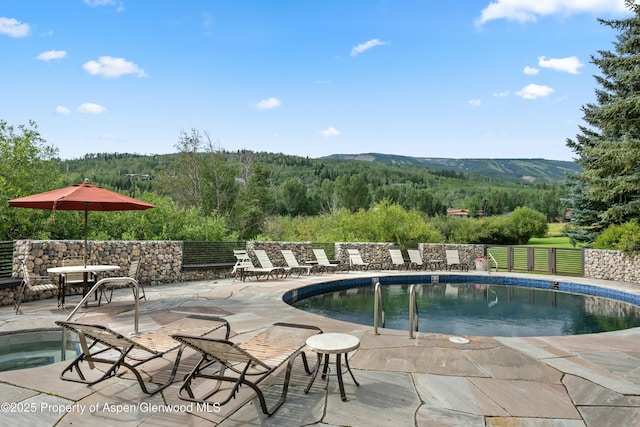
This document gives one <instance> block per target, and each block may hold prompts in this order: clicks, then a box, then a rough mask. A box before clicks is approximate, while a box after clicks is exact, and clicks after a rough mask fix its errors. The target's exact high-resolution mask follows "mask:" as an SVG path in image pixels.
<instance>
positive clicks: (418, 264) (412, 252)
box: [407, 249, 425, 270]
mask: <svg viewBox="0 0 640 427" xmlns="http://www.w3.org/2000/svg"><path fill="white" fill-rule="evenodd" d="M407 254H409V259H410V260H411V263H410V264H409V265H410V266H411V267H413V268H415V269H416V270H422V269H423V268H424V266H425V264H424V261H422V255H420V251H419V250H417V249H407Z"/></svg>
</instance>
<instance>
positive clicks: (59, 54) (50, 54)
mask: <svg viewBox="0 0 640 427" xmlns="http://www.w3.org/2000/svg"><path fill="white" fill-rule="evenodd" d="M66 56H67V51H66V50H48V51H46V52H42V53H41V54H40V55H38V56H36V59H39V60H40V61H51V60H54V59H62V58H64V57H66Z"/></svg>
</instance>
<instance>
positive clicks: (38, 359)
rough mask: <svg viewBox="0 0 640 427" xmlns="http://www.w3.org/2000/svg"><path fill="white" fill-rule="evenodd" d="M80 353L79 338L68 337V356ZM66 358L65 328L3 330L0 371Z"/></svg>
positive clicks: (30, 366)
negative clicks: (61, 329)
mask: <svg viewBox="0 0 640 427" xmlns="http://www.w3.org/2000/svg"><path fill="white" fill-rule="evenodd" d="M79 354H80V347H79V344H78V342H77V341H75V340H67V346H66V351H65V358H66V359H67V360H73V359H75V358H76V357H77V356H78V355H79ZM60 360H62V331H60V330H59V329H37V330H27V331H17V332H11V333H6V334H0V372H3V371H13V370H16V369H27V368H34V367H36V366H43V365H48V364H51V363H54V362H59V361H60Z"/></svg>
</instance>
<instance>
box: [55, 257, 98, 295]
mask: <svg viewBox="0 0 640 427" xmlns="http://www.w3.org/2000/svg"><path fill="white" fill-rule="evenodd" d="M72 265H84V258H82V257H66V258H63V259H62V266H63V267H68V266H72ZM61 280H64V285H63V286H61V289H63V290H65V291H66V290H68V289H73V288H80V289H82V293H81V294H82V296H83V297H84V296H85V294H86V293H87V292H88V291H89V289H91V288H92V287H93V285H95V283H96V282H97V276H96V274H95V273H65V274H63V275H62V277H61ZM97 299H98V295H97V294H96V300H97Z"/></svg>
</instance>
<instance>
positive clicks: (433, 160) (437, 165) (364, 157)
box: [322, 153, 581, 183]
mask: <svg viewBox="0 0 640 427" xmlns="http://www.w3.org/2000/svg"><path fill="white" fill-rule="evenodd" d="M322 158H326V159H335V160H360V161H368V162H378V163H389V164H400V165H402V164H406V165H416V166H425V167H429V168H432V169H446V170H452V171H455V172H457V173H465V174H478V175H482V176H486V177H489V178H492V179H500V180H506V181H510V182H523V183H540V182H553V183H559V182H563V181H564V180H565V179H566V176H567V174H572V173H576V172H579V171H580V170H581V169H580V166H578V164H577V163H575V162H570V161H565V160H547V159H543V158H493V159H492V158H485V159H477V158H473V159H472V158H459V159H456V158H445V157H412V156H403V155H397V154H382V153H361V154H331V155H329V156H325V157H322Z"/></svg>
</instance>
